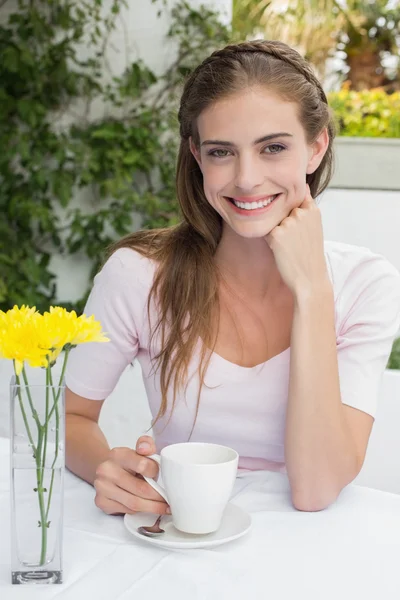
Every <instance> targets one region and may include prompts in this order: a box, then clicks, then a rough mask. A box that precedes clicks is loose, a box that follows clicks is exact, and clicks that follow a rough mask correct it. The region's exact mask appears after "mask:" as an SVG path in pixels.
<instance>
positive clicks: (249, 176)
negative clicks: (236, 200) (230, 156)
mask: <svg viewBox="0 0 400 600" xmlns="http://www.w3.org/2000/svg"><path fill="white" fill-rule="evenodd" d="M264 179H265V173H264V168H263V165H261V164H259V163H257V161H255V160H254V157H253V158H249V157H246V158H241V159H239V160H238V162H237V165H236V173H235V181H234V184H235V186H236V187H237V188H238V189H240V190H241V191H242V192H244V193H248V192H251V191H252V190H253V189H254V188H255V187H257V186H259V185H261V184H262V183H263V182H264Z"/></svg>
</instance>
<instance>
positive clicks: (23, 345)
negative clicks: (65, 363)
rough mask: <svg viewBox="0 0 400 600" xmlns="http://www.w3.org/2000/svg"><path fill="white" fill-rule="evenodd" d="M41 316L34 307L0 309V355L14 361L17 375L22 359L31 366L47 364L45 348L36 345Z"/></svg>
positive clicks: (21, 365)
mask: <svg viewBox="0 0 400 600" xmlns="http://www.w3.org/2000/svg"><path fill="white" fill-rule="evenodd" d="M41 319H42V316H41V315H40V314H39V313H38V312H36V309H35V308H28V307H25V306H22V307H21V308H20V309H19V308H18V307H17V306H14V308H12V309H11V310H9V311H7V312H6V313H4V312H3V311H0V357H2V358H7V359H10V360H14V361H15V371H16V373H17V375H19V374H20V373H21V371H22V367H23V364H24V361H27V362H28V363H29V364H30V365H31V366H32V367H45V366H46V365H47V360H46V354H47V352H48V350H47V349H45V348H41V347H40V346H39V345H38V339H39V337H40V329H41Z"/></svg>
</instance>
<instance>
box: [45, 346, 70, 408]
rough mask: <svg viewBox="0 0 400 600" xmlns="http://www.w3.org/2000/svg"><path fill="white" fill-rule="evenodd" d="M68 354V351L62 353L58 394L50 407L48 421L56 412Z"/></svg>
mask: <svg viewBox="0 0 400 600" xmlns="http://www.w3.org/2000/svg"><path fill="white" fill-rule="evenodd" d="M69 352H70V350H66V351H65V353H64V362H63V366H62V369H61V375H60V380H59V382H58V392H57V399H56V401H55V402H54V404H53V407H52V409H51V411H50V413H49V420H50V419H51V417H52V415H53V412H54V411H55V410H56V408H57V403H58V400H59V397H60V393H61V385H62V382H63V380H64V375H65V369H66V368H67V360H68V355H69ZM51 385H53V384H51Z"/></svg>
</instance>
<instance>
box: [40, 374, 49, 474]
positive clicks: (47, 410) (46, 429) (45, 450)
mask: <svg viewBox="0 0 400 600" xmlns="http://www.w3.org/2000/svg"><path fill="white" fill-rule="evenodd" d="M49 373H50V365H49V364H47V367H46V415H45V418H44V426H43V428H44V444H43V460H42V467H43V471H42V485H43V478H44V473H45V470H44V469H45V467H46V452H47V432H48V428H49V419H48V414H49V385H50V377H49Z"/></svg>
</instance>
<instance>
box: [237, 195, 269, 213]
mask: <svg viewBox="0 0 400 600" xmlns="http://www.w3.org/2000/svg"><path fill="white" fill-rule="evenodd" d="M277 195H278V194H275V196H271V197H270V198H269V199H268V200H260V201H259V202H237V201H236V200H233V198H232V200H233V203H234V205H235V206H237V207H238V208H243V209H244V210H254V209H256V208H263V207H264V206H268V204H271V202H273V201H274V200H275V198H276V197H277Z"/></svg>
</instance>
